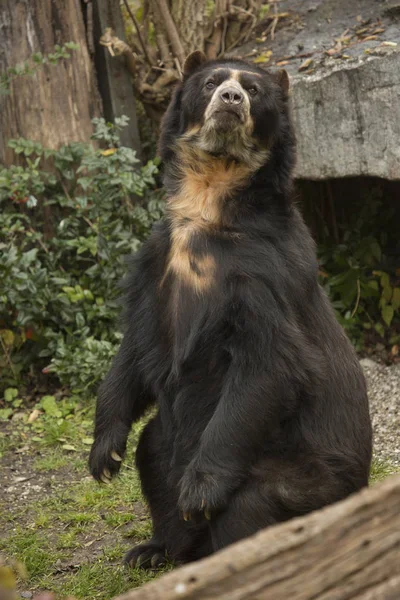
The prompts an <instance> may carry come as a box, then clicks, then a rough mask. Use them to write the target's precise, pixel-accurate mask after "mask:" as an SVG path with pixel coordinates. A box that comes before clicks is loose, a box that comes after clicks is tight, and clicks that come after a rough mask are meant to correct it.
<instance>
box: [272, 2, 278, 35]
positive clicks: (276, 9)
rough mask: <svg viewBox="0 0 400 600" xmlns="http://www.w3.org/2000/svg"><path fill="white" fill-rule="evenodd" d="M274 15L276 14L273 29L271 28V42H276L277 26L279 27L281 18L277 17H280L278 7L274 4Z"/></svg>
mask: <svg viewBox="0 0 400 600" xmlns="http://www.w3.org/2000/svg"><path fill="white" fill-rule="evenodd" d="M274 13H275V16H274V20H273V23H272V27H271V40H272V41H274V39H275V29H276V26H277V25H278V21H279V17H278V16H277V15H278V6H277V5H276V4H274Z"/></svg>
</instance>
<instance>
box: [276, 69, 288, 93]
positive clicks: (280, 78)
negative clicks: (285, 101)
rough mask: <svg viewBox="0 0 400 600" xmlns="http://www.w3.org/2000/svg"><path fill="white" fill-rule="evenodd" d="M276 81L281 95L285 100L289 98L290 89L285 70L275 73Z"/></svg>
mask: <svg viewBox="0 0 400 600" xmlns="http://www.w3.org/2000/svg"><path fill="white" fill-rule="evenodd" d="M276 81H277V82H278V85H279V86H280V88H281V90H282V92H283V95H284V97H285V98H288V96H289V88H290V81H289V75H288V72H287V71H285V69H280V70H279V71H278V72H277V73H276Z"/></svg>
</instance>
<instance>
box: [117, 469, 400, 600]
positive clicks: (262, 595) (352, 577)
mask: <svg viewBox="0 0 400 600" xmlns="http://www.w3.org/2000/svg"><path fill="white" fill-rule="evenodd" d="M399 508H400V476H393V477H390V478H389V479H387V480H386V481H384V482H383V483H382V484H380V485H376V486H374V487H372V488H370V489H365V490H363V491H361V492H360V493H358V494H355V495H353V496H351V497H350V498H348V499H346V500H343V501H342V502H338V503H337V504H334V505H332V506H330V507H327V508H325V509H323V510H320V511H316V512H314V513H312V514H310V515H307V516H305V517H302V518H298V519H293V520H292V521H288V522H287V523H284V524H282V525H277V526H274V527H270V528H269V529H266V530H264V531H261V532H260V533H258V534H257V535H255V536H253V537H251V538H248V539H246V540H244V541H242V542H239V543H237V544H234V545H232V546H230V547H229V548H226V549H225V550H223V551H221V552H219V553H218V554H215V555H213V556H211V557H209V558H206V559H204V560H202V561H199V562H198V563H193V564H191V565H188V566H185V567H182V568H181V569H177V570H176V571H174V572H172V573H168V574H166V575H164V576H163V577H161V578H160V579H158V580H156V581H154V582H152V583H149V584H147V585H145V586H144V587H141V588H140V589H136V590H132V591H131V592H128V593H127V594H125V595H123V596H119V597H118V598H117V599H116V600H136V599H139V598H140V600H178V599H180V600H183V599H186V600H187V599H191V600H212V599H214V598H218V600H245V599H246V600H263V599H265V600H267V599H268V600H288V599H290V600H311V599H312V600H350V599H351V600H398V599H399V598H400V510H399Z"/></svg>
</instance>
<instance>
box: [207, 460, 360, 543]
mask: <svg viewBox="0 0 400 600" xmlns="http://www.w3.org/2000/svg"><path fill="white" fill-rule="evenodd" d="M359 487H360V486H359ZM351 491H354V490H352V489H351V488H350V485H349V484H348V482H347V481H346V478H345V477H342V478H341V477H339V476H338V474H337V473H335V472H334V471H333V470H332V469H331V468H330V467H329V465H328V464H326V463H325V462H323V461H322V460H319V459H317V458H314V457H313V456H297V457H296V459H288V460H285V459H281V458H266V459H263V460H262V461H260V463H259V464H258V465H256V466H254V467H253V468H252V469H251V472H250V474H249V478H248V479H247V481H246V482H245V483H244V484H243V485H242V486H241V487H240V488H239V489H238V490H237V491H236V492H235V493H234V494H233V496H232V498H231V499H230V501H229V503H228V506H227V507H226V509H225V510H224V511H222V512H221V513H219V514H216V515H215V516H214V517H212V518H211V521H210V526H211V537H212V546H213V552H216V551H217V550H220V549H221V548H224V547H225V546H228V545H229V544H232V543H233V542H236V541H238V540H240V539H243V538H245V537H248V536H250V535H253V534H254V533H256V532H257V531H259V530H260V529H263V528H265V527H268V526H270V525H273V524H275V523H280V522H283V521H287V520H288V519H291V518H293V517H297V516H301V515H304V514H307V513H309V512H311V511H313V510H317V509H319V508H322V507H323V506H326V505H328V504H331V503H333V502H336V501H338V500H340V499H342V498H344V497H346V496H347V495H349V493H351Z"/></svg>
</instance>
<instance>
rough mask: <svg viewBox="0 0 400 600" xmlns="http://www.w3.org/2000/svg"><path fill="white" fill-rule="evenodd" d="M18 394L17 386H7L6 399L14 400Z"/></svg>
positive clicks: (8, 400) (7, 400)
mask: <svg viewBox="0 0 400 600" xmlns="http://www.w3.org/2000/svg"><path fill="white" fill-rule="evenodd" d="M17 396H18V390H17V388H7V389H6V390H5V392H4V400H5V401H6V402H12V401H13V400H14V399H15V398H16V397H17Z"/></svg>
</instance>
